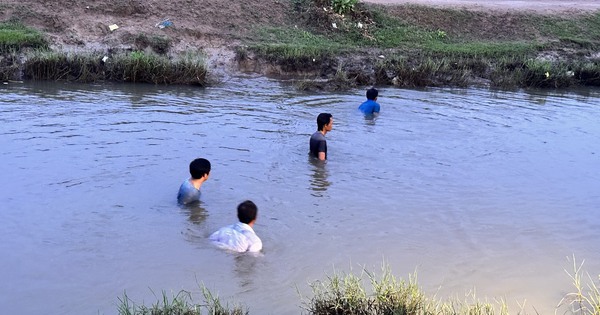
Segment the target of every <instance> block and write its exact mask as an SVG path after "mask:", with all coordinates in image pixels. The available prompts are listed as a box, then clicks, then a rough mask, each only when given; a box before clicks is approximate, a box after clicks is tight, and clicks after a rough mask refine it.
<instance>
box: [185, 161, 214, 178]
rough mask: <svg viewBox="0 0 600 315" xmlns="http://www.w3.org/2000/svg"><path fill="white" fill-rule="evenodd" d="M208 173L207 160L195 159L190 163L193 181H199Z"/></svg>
mask: <svg viewBox="0 0 600 315" xmlns="http://www.w3.org/2000/svg"><path fill="white" fill-rule="evenodd" d="M209 173H210V162H209V161H208V160H207V159H195V160H193V161H192V162H191V163H190V174H191V175H192V178H193V179H200V178H202V176H204V175H205V174H209Z"/></svg>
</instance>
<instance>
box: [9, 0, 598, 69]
mask: <svg viewBox="0 0 600 315" xmlns="http://www.w3.org/2000/svg"><path fill="white" fill-rule="evenodd" d="M366 2H370V3H378V4H385V5H396V4H406V3H412V4H419V5H431V6H438V7H440V6H441V7H459V8H460V7H466V8H468V9H472V10H477V11H481V10H484V11H487V12H491V13H492V14H493V13H494V12H497V11H499V12H498V15H505V14H506V11H507V10H509V11H521V10H525V11H535V12H537V13H548V14H577V13H580V12H582V11H587V12H590V11H594V10H600V1H597V0H579V1H561V0H528V1H514V0H500V1H493V2H492V1H474V0H368V1H366ZM291 7H292V3H291V2H290V0H245V1H223V0H193V1H192V0H170V1H159V0H105V1H91V2H86V1H76V0H61V1H59V0H4V1H3V2H2V3H1V4H0V20H8V19H18V20H21V21H22V22H24V23H25V24H26V25H28V26H32V27H35V28H37V29H39V30H41V31H43V32H44V33H46V34H47V35H48V37H49V39H50V41H51V43H52V47H53V48H55V49H58V50H66V51H71V50H77V51H98V50H99V51H107V50H108V51H110V50H114V49H131V48H135V38H136V36H138V35H139V34H145V35H147V36H166V37H168V38H169V39H170V41H171V50H170V51H171V53H178V52H182V51H185V50H189V49H202V50H204V51H205V52H207V54H208V56H209V66H210V67H213V68H224V67H225V66H227V65H230V64H231V61H232V60H233V57H234V54H233V47H236V46H238V45H239V44H240V43H241V42H242V41H243V39H245V38H246V37H247V36H248V34H250V32H251V31H252V30H253V29H255V28H257V27H264V26H269V25H270V26H293V25H294V24H295V23H296V22H295V21H294V18H293V15H292V12H291ZM392 11H394V10H392ZM398 11H401V10H398ZM507 18H508V19H510V17H507ZM166 19H168V20H169V21H170V22H172V25H169V26H167V27H165V28H159V27H157V26H158V24H159V23H160V22H161V21H165V20H166ZM112 25H116V26H118V28H117V29H115V30H111V29H110V26H112ZM478 27H479V26H478ZM490 27H491V28H494V32H498V29H497V28H496V27H497V25H492V26H490ZM483 28H484V29H485V27H483Z"/></svg>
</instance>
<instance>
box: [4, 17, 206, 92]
mask: <svg viewBox="0 0 600 315" xmlns="http://www.w3.org/2000/svg"><path fill="white" fill-rule="evenodd" d="M132 43H133V45H134V47H136V49H135V50H133V51H121V52H117V53H108V52H57V51H52V50H50V49H49V48H48V42H47V40H46V39H45V37H44V36H43V34H41V33H40V32H38V31H37V30H34V29H31V28H29V27H26V26H24V25H22V24H21V23H18V22H4V23H0V80H2V81H9V80H21V79H24V80H52V81H71V82H82V83H90V82H101V81H112V82H134V83H152V84H188V85H199V86H204V85H206V77H207V67H206V63H205V56H204V54H203V53H202V52H200V51H192V52H185V53H183V54H179V55H178V57H177V58H169V57H167V56H166V55H165V53H166V52H167V51H168V49H169V39H168V38H163V37H156V36H147V35H145V34H138V35H137V36H135V37H134V38H133V39H132Z"/></svg>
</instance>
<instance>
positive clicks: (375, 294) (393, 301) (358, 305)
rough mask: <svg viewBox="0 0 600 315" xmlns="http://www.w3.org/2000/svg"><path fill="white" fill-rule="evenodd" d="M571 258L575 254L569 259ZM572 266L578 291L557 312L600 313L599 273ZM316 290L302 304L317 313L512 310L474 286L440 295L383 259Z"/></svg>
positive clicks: (484, 313)
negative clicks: (460, 293)
mask: <svg viewBox="0 0 600 315" xmlns="http://www.w3.org/2000/svg"><path fill="white" fill-rule="evenodd" d="M569 261H571V260H569ZM572 264H573V271H570V272H569V271H567V274H568V275H569V277H570V278H571V280H572V282H573V287H574V289H575V290H574V292H572V293H568V294H566V295H565V297H564V298H563V299H562V301H560V303H559V305H558V306H557V307H556V311H557V314H558V313H560V314H571V315H600V284H597V281H599V280H600V276H599V277H598V278H597V279H594V278H593V277H591V276H590V275H589V274H585V275H586V276H587V277H586V278H583V274H584V272H583V271H582V265H583V263H581V264H577V263H576V261H575V259H574V258H573V259H572ZM310 287H311V289H312V294H311V295H310V296H308V297H302V305H303V308H304V309H305V310H306V311H307V312H308V313H309V314H313V315H330V314H336V315H337V314H356V315H379V314H400V315H409V314H410V315H412V314H417V315H509V314H510V311H509V310H510V309H511V307H509V305H508V304H507V303H506V301H505V300H504V299H494V300H493V301H492V302H490V301H488V299H487V298H484V299H483V300H482V299H480V298H478V297H477V296H476V295H475V293H473V292H470V293H469V294H467V295H466V296H465V298H464V299H459V298H448V299H440V298H437V297H435V296H434V297H431V296H428V295H427V294H425V293H424V291H423V290H422V289H421V288H420V287H419V285H418V281H417V276H416V273H415V274H412V275H409V277H408V280H404V279H400V278H397V277H395V276H394V275H393V274H392V273H391V271H390V269H389V267H388V266H387V265H386V264H385V263H384V264H383V265H382V269H381V272H380V273H379V274H376V273H374V272H371V271H368V270H366V269H364V268H363V269H362V271H361V272H360V274H359V275H356V274H353V273H340V272H335V271H334V274H333V275H330V276H327V277H326V279H325V280H323V281H320V280H319V281H315V282H313V283H311V284H310ZM524 304H525V303H522V304H518V305H517V306H516V307H513V308H512V309H513V310H515V311H516V314H527V312H526V311H525V310H524Z"/></svg>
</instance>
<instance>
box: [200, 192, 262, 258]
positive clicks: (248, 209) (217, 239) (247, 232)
mask: <svg viewBox="0 0 600 315" xmlns="http://www.w3.org/2000/svg"><path fill="white" fill-rule="evenodd" d="M257 212H258V208H257V207H256V205H255V204H254V202H252V201H250V200H246V201H244V202H242V203H240V204H239V205H238V207H237V215H238V219H239V220H240V222H238V223H235V224H232V225H229V226H226V227H222V228H220V229H219V230H218V231H216V232H214V233H213V234H211V235H210V240H211V241H212V242H213V244H215V245H217V246H218V247H220V248H223V249H228V250H232V251H235V252H240V253H242V252H259V251H260V250H261V249H262V241H261V240H260V238H258V236H256V233H254V229H252V227H253V226H254V223H255V222H256V214H257Z"/></svg>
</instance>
